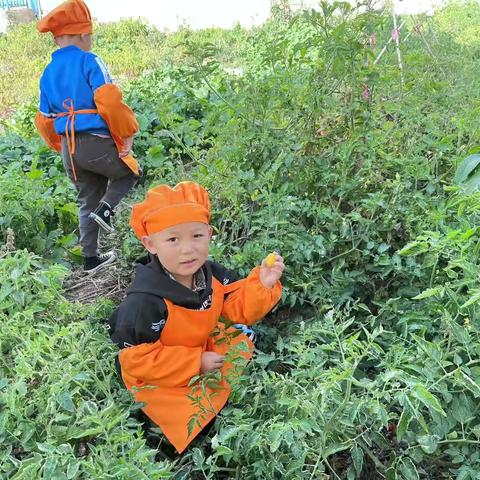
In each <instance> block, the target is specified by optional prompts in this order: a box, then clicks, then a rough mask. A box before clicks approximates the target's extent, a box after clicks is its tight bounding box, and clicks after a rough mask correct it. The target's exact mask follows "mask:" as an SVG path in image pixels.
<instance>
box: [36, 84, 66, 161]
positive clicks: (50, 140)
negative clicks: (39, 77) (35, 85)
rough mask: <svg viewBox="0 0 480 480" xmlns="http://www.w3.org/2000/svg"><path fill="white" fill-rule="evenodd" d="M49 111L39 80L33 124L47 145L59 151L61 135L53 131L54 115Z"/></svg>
mask: <svg viewBox="0 0 480 480" xmlns="http://www.w3.org/2000/svg"><path fill="white" fill-rule="evenodd" d="M49 112H50V107H49V104H48V99H47V97H46V95H45V93H44V92H43V91H42V86H41V82H40V108H39V111H38V112H37V114H36V115H35V126H36V127H37V130H38V133H39V134H40V136H41V137H42V139H43V141H44V142H45V144H46V145H47V147H49V148H51V149H52V150H56V151H57V152H60V151H61V149H62V137H61V136H60V135H58V133H57V132H56V131H55V127H54V125H53V122H54V120H55V117H54V115H51V114H50V113H49Z"/></svg>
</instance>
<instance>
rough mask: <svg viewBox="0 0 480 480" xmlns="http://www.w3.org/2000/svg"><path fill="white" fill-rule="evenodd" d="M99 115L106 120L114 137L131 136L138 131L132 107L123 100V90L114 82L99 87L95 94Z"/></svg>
mask: <svg viewBox="0 0 480 480" xmlns="http://www.w3.org/2000/svg"><path fill="white" fill-rule="evenodd" d="M94 101H95V105H96V106H97V110H98V113H99V115H100V116H101V117H102V118H103V119H104V120H105V122H106V123H107V125H108V129H109V130H110V133H111V134H112V137H113V138H114V139H119V140H120V139H122V138H127V137H131V136H132V135H133V134H135V133H137V132H138V122H137V119H136V118H135V114H134V113H133V111H132V109H131V108H130V107H129V106H128V105H127V104H125V103H124V102H123V96H122V92H121V90H120V89H119V88H118V87H117V86H116V85H113V84H112V83H106V84H105V85H102V86H101V87H99V88H97V90H96V91H95V95H94Z"/></svg>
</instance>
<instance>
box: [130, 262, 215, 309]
mask: <svg viewBox="0 0 480 480" xmlns="http://www.w3.org/2000/svg"><path fill="white" fill-rule="evenodd" d="M202 269H203V272H204V274H205V280H206V288H205V290H202V291H200V292H194V291H193V290H190V289H189V288H187V287H185V286H183V285H182V284H180V283H178V282H177V281H175V280H173V279H172V278H171V277H170V276H169V275H168V273H166V272H165V270H164V268H163V266H162V264H161V263H160V262H159V261H158V258H157V257H156V255H149V256H147V257H144V258H142V259H141V260H139V263H138V265H137V268H136V275H135V279H134V280H133V283H132V285H131V286H130V287H129V288H128V290H127V295H130V294H131V293H146V294H149V295H154V296H157V297H161V298H166V299H168V300H170V301H172V302H173V303H175V304H176V305H179V306H181V307H185V308H192V309H198V308H200V307H201V305H202V304H203V302H204V301H205V300H206V299H207V298H208V297H209V296H210V295H211V293H212V267H211V265H210V262H209V261H207V262H205V263H204V265H203V267H202Z"/></svg>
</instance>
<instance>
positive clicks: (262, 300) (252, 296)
mask: <svg viewBox="0 0 480 480" xmlns="http://www.w3.org/2000/svg"><path fill="white" fill-rule="evenodd" d="M236 283H238V284H239V288H238V289H237V290H234V291H233V292H232V293H231V294H230V295H229V296H228V298H227V299H226V300H225V303H224V304H223V311H222V316H223V317H224V318H227V319H228V320H231V321H232V322H237V323H243V324H246V325H253V324H254V323H256V322H258V321H259V320H261V319H262V318H263V317H264V316H265V315H266V314H267V313H268V312H270V310H272V308H273V307H274V306H275V305H276V304H277V303H278V302H279V301H280V299H281V298H282V284H281V283H280V281H277V283H276V284H275V285H274V286H273V287H272V288H266V287H264V286H263V284H262V282H261V281H260V267H255V268H254V269H253V270H252V271H251V272H250V274H249V275H248V277H247V278H245V279H243V280H239V281H238V282H236ZM232 286H233V284H232Z"/></svg>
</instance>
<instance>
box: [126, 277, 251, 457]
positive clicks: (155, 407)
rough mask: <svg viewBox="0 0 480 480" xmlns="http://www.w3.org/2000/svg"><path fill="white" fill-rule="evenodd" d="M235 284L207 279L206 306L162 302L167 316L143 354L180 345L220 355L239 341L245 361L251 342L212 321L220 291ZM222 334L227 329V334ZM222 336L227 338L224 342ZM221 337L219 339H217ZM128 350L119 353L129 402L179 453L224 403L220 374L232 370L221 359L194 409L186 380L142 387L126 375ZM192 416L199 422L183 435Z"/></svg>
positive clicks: (220, 304) (224, 384) (219, 302)
mask: <svg viewBox="0 0 480 480" xmlns="http://www.w3.org/2000/svg"><path fill="white" fill-rule="evenodd" d="M235 288H238V286H237V287H235V286H234V287H233V288H230V286H229V285H227V286H224V285H222V284H221V283H220V282H219V281H218V280H217V279H215V278H214V277H213V278H212V290H213V292H212V305H211V307H210V308H209V309H208V310H191V309H188V308H183V307H179V306H178V305H174V304H173V303H172V302H171V301H169V300H165V303H166V305H167V310H168V320H167V323H166V325H165V328H164V329H163V331H162V334H161V336H160V339H159V340H158V341H157V342H155V343H153V344H145V346H146V345H148V347H147V349H148V354H152V355H154V354H155V353H154V351H155V349H156V350H158V349H159V348H161V347H162V346H177V345H182V346H185V347H197V348H198V347H201V348H202V351H214V352H216V353H218V354H219V355H224V354H225V353H226V352H227V351H228V350H229V349H230V348H231V347H232V346H233V345H237V344H238V343H240V342H242V341H244V342H246V344H247V345H248V347H249V351H248V352H243V353H242V356H243V357H244V358H246V359H250V358H251V356H252V353H253V343H252V342H251V340H250V339H248V338H247V336H246V335H244V334H243V333H242V334H240V335H236V336H235V337H233V338H232V337H231V336H230V335H229V334H231V333H233V332H235V333H237V334H238V331H237V330H236V329H235V328H233V327H230V328H229V329H227V331H225V329H224V328H223V324H222V323H219V322H218V320H219V318H220V314H221V312H222V308H223V300H224V295H225V294H226V293H228V292H230V291H232V290H234V289H235ZM214 330H217V332H219V334H217V335H216V336H212V333H213V332H214ZM226 332H228V333H227V335H226ZM226 338H228V340H227V341H225V339H226ZM221 339H223V340H222V341H220V340H221ZM143 345H144V344H142V346H143ZM137 347H138V346H137ZM149 347H150V348H149ZM134 348H136V347H130V348H125V349H123V350H121V351H120V353H119V361H120V365H121V367H122V377H123V380H124V382H125V385H126V387H127V388H128V389H129V390H131V389H132V387H136V388H134V389H133V391H132V393H133V395H134V397H135V400H136V401H137V402H144V403H145V404H146V405H145V406H144V407H143V411H144V412H145V413H146V414H147V416H148V417H149V418H150V419H151V420H152V421H153V422H155V423H156V424H157V425H158V426H159V427H160V428H161V430H162V432H163V433H164V435H165V436H166V437H167V438H168V440H169V441H170V442H171V443H172V445H173V446H174V447H175V448H176V449H177V450H178V452H180V453H181V452H182V451H183V450H185V448H187V446H188V445H189V444H190V442H191V441H192V440H193V439H194V438H195V437H196V436H197V435H198V433H200V431H201V430H202V428H203V427H204V426H205V425H207V424H208V422H209V421H210V420H212V419H213V418H214V417H215V416H216V414H217V413H218V412H220V410H221V409H222V408H223V407H224V406H225V403H226V402H227V400H228V397H229V395H230V391H231V388H230V385H229V384H228V382H227V381H226V379H225V376H226V375H227V374H228V373H229V371H230V370H231V369H232V365H231V364H229V363H227V362H225V363H224V366H223V368H222V370H221V373H222V380H221V382H220V384H219V388H215V389H210V388H208V387H206V393H207V395H206V396H203V398H202V399H201V402H202V405H203V408H202V409H200V408H199V407H198V406H196V405H194V404H193V401H192V399H191V398H189V395H190V396H192V395H193V396H195V397H198V391H199V389H198V388H197V389H196V390H195V391H194V387H193V386H191V387H189V386H188V382H187V384H185V385H182V386H178V387H165V386H158V385H151V384H150V385H147V384H146V383H145V382H143V381H142V379H141V378H135V377H133V376H131V375H129V371H128V370H129V369H128V364H129V363H128V357H129V350H130V349H134ZM166 368H167V367H166ZM169 368H171V366H170V367H169ZM231 373H232V372H231ZM145 387H146V388H145ZM152 387H153V388H152ZM137 388H140V390H137ZM194 392H195V393H194ZM200 412H201V413H202V415H201V416H199V413H200ZM193 416H195V418H196V419H197V421H198V422H199V423H200V425H198V424H195V425H194V427H193V430H192V432H191V434H190V435H189V434H188V424H189V421H190V420H191V418H192V417H193Z"/></svg>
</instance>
